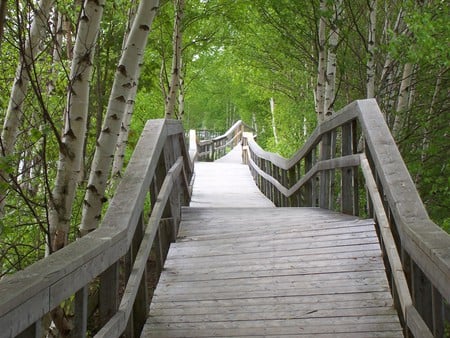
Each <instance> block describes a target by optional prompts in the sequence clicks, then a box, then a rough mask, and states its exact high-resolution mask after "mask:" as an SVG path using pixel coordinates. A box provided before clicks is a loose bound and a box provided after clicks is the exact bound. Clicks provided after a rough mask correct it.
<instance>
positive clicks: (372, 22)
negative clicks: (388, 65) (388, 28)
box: [367, 0, 377, 99]
mask: <svg viewBox="0 0 450 338" xmlns="http://www.w3.org/2000/svg"><path fill="white" fill-rule="evenodd" d="M376 26H377V0H370V2H369V36H368V39H367V98H368V99H370V98H373V97H375V69H376V67H375V43H376V41H375V32H376Z"/></svg>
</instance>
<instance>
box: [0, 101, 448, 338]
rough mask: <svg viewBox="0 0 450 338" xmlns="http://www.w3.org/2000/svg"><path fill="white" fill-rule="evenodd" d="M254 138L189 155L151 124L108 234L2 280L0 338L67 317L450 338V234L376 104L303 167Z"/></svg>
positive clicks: (267, 331) (247, 331)
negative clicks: (432, 212) (61, 314)
mask: <svg viewBox="0 0 450 338" xmlns="http://www.w3.org/2000/svg"><path fill="white" fill-rule="evenodd" d="M244 130H245V126H244V124H243V123H241V122H238V123H236V124H235V125H234V126H233V127H232V128H231V129H230V130H229V131H228V132H227V133H226V134H224V135H222V136H219V137H216V138H215V139H213V140H209V141H203V142H201V143H200V144H199V145H198V148H197V147H196V142H195V141H193V140H191V141H190V148H189V149H188V148H187V147H186V146H185V143H184V133H183V129H182V126H181V124H180V123H178V122H177V121H171V120H170V121H169V120H152V121H149V122H148V124H147V126H146V128H145V130H144V132H143V134H142V136H141V139H140V141H139V143H138V145H137V147H136V150H135V152H134V154H133V157H132V159H131V161H130V163H129V165H128V168H127V172H126V174H125V175H124V178H123V180H122V181H121V183H120V185H119V187H118V188H117V191H116V194H115V196H114V198H113V199H112V200H111V202H110V205H109V208H108V211H107V213H106V215H105V217H104V220H103V222H102V225H101V227H100V228H99V229H97V230H96V231H94V232H92V233H90V234H88V235H86V236H85V237H83V238H81V239H79V240H78V241H76V242H75V243H72V244H70V245H69V246H67V247H66V248H64V249H62V250H60V251H58V252H56V253H55V254H53V255H51V256H49V257H47V258H45V259H43V260H41V261H39V262H37V263H35V264H33V265H32V266H30V267H28V268H27V269H25V270H23V271H20V272H18V273H16V274H15V275H12V276H10V277H7V278H5V279H4V280H2V281H0V328H1V330H0V337H14V336H20V337H38V336H39V337H40V336H41V335H42V332H43V331H42V327H43V323H44V322H47V323H48V322H49V318H50V316H49V313H51V312H52V310H53V309H55V308H57V307H58V306H60V305H61V304H62V303H64V304H66V307H67V304H71V305H72V307H73V308H72V309H71V310H70V312H71V313H72V316H73V318H72V319H73V329H72V331H71V332H70V333H66V334H67V335H71V336H73V337H84V336H93V335H95V336H96V337H119V336H126V337H137V336H142V337H212V336H219V337H232V336H235V337H244V336H259V337H265V336H274V337H275V336H290V337H302V336H304V337H307V336H311V337H312V336H320V337H400V336H406V337H408V336H413V337H446V336H448V325H449V322H450V307H449V305H448V303H449V301H450V236H449V235H448V234H446V233H445V232H443V231H442V230H441V229H440V228H439V227H438V226H437V225H435V224H434V223H432V222H431V221H430V219H429V218H428V215H427V213H426V211H425V209H424V207H423V204H422V202H421V201H420V198H419V196H418V194H417V191H416V189H415V187H414V184H413V182H412V180H411V178H410V176H409V174H408V172H407V169H406V167H405V165H404V163H403V161H402V159H401V156H400V154H399V152H398V149H397V147H396V145H395V143H394V140H393V139H392V136H391V135H390V133H389V129H388V128H387V126H386V124H385V123H384V119H383V116H382V114H381V112H380V110H379V108H378V106H377V104H376V102H375V101H374V100H362V101H356V102H354V103H352V104H350V105H349V106H347V107H345V108H344V109H343V110H342V111H340V112H339V113H338V114H337V115H336V117H334V118H333V119H331V120H329V121H326V122H324V123H323V124H321V125H320V126H319V127H318V128H317V129H316V130H315V132H314V133H313V134H312V136H311V138H310V139H309V140H308V141H307V143H306V144H305V146H304V147H303V148H302V149H301V150H299V151H298V152H297V153H296V154H295V155H294V156H293V157H292V158H291V159H284V158H282V157H279V156H278V155H276V154H272V153H267V152H265V151H263V150H262V149H261V148H260V147H259V146H258V145H257V143H256V142H255V141H254V139H253V137H252V134H251V133H246V132H244ZM362 141H363V143H364V147H362V148H363V149H358V144H361V143H362ZM241 144H242V146H241ZM230 149H233V150H232V151H231V152H229V153H228V151H229V150H230ZM227 153H228V154H227ZM225 154H227V155H225ZM224 155H225V156H224ZM196 157H200V158H207V159H208V160H210V161H211V160H216V161H215V162H195V170H194V166H193V160H194V158H196ZM243 163H245V164H246V165H244V164H243ZM255 182H256V184H255ZM257 188H259V189H257ZM171 243H172V244H171ZM169 245H170V248H169ZM163 266H164V268H163ZM159 275H160V279H159V283H158V284H157V287H156V290H154V294H153V295H152V293H153V286H154V285H153V284H154V280H155V277H157V276H159ZM150 277H153V278H150ZM92 303H95V304H97V306H91V304H92ZM91 318H96V320H97V321H98V322H99V323H100V326H101V329H100V331H98V332H91V331H89V330H88V321H89V320H91Z"/></svg>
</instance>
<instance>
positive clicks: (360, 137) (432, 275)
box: [243, 99, 450, 337]
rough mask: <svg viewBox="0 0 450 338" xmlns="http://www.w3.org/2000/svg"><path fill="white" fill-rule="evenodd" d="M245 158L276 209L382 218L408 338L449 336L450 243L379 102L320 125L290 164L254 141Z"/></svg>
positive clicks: (246, 143)
mask: <svg viewBox="0 0 450 338" xmlns="http://www.w3.org/2000/svg"><path fill="white" fill-rule="evenodd" d="M243 150H244V153H245V154H244V157H245V161H246V163H248V165H249V168H250V171H251V172H252V175H253V177H254V179H255V182H256V184H257V185H258V187H259V188H260V190H261V191H262V192H263V193H264V194H265V195H266V196H267V197H268V198H269V199H271V200H272V201H273V202H274V204H275V205H277V206H316V207H321V208H326V209H332V210H338V211H341V212H343V213H347V214H353V215H358V216H365V217H372V218H374V219H375V220H376V223H377V228H378V233H379V236H380V243H381V246H382V249H383V253H384V256H385V262H386V263H387V264H386V271H387V274H388V279H389V281H390V286H391V291H392V294H393V296H394V301H395V303H396V306H397V309H398V310H399V314H400V317H401V320H402V324H403V326H404V328H405V334H406V335H411V334H412V335H413V336H415V337H431V336H433V335H434V336H435V337H443V336H444V335H445V330H446V325H448V323H446V320H448V318H449V315H450V308H449V305H448V304H449V302H450V282H449V281H450V236H449V235H448V234H447V233H446V232H444V231H443V230H442V229H441V228H440V227H439V226H437V225H436V224H434V223H433V222H432V221H431V220H430V219H429V217H428V214H427V212H426V210H425V207H424V205H423V203H422V201H421V199H420V197H419V194H418V192H417V190H416V188H415V185H414V183H413V181H412V179H411V177H410V175H409V172H408V170H407V168H406V166H405V164H404V162H403V159H402V157H401V155H400V152H399V150H398V148H397V146H396V144H395V141H394V139H393V138H392V135H391V133H390V131H389V128H388V127H387V125H386V123H385V121H384V117H383V114H382V113H381V111H380V109H379V107H378V105H377V103H376V101H375V100H374V99H368V100H360V101H355V102H354V103H352V104H350V105H348V106H347V107H345V108H344V109H342V110H341V111H340V112H338V113H337V114H336V116H335V117H333V118H332V119H330V120H328V121H325V122H323V123H322V124H320V125H319V126H318V127H317V128H316V129H315V131H314V132H313V133H312V135H311V137H310V138H309V139H308V141H307V142H306V144H305V145H304V146H303V147H302V148H301V149H300V150H299V151H298V152H297V153H295V154H294V155H293V156H292V157H291V158H290V159H285V158H283V157H281V156H279V155H277V154H274V153H270V152H266V151H264V150H263V149H261V147H259V146H258V144H257V143H256V142H255V141H254V140H253V138H252V136H251V134H250V133H245V135H244V139H243ZM361 154H363V155H361ZM361 156H364V157H363V158H361ZM369 169H370V171H369ZM363 180H364V182H362V181H363ZM361 183H364V186H365V187H366V188H367V194H366V193H365V192H366V190H365V189H364V186H363V185H362V184H361ZM380 201H381V205H380ZM360 205H366V206H367V207H361V206H360Z"/></svg>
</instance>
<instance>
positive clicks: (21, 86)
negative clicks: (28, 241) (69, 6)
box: [0, 0, 53, 218]
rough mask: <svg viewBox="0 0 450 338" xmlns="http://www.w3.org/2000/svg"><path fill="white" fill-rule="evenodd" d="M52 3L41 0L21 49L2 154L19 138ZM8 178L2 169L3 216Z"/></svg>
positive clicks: (0, 141) (0, 210) (0, 206)
mask: <svg viewBox="0 0 450 338" xmlns="http://www.w3.org/2000/svg"><path fill="white" fill-rule="evenodd" d="M2 3H3V1H2ZM52 6H53V0H41V1H40V2H39V4H38V5H37V6H36V12H35V16H34V17H35V20H33V23H32V24H31V29H30V35H29V37H28V38H27V39H26V41H25V46H23V50H20V61H19V65H18V67H17V71H16V76H15V79H14V84H13V87H12V89H11V95H10V99H9V104H8V109H7V111H6V116H5V121H4V124H3V130H2V134H1V138H0V147H1V149H0V150H1V152H0V157H7V156H9V155H11V154H12V153H13V151H14V145H15V143H16V141H17V135H18V132H19V126H20V124H21V120H22V116H23V102H24V100H25V97H26V95H27V92H28V85H29V82H30V68H31V67H32V65H33V63H34V62H35V58H36V56H37V55H38V54H39V52H40V51H41V43H42V39H43V37H44V35H45V31H46V28H47V22H48V20H49V17H50V10H51V8H52ZM6 181H7V173H6V172H5V171H4V170H1V169H0V218H1V217H2V214H3V209H4V205H5V198H6V188H5V187H6V186H7V182H6Z"/></svg>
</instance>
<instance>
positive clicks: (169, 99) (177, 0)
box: [165, 0, 184, 118]
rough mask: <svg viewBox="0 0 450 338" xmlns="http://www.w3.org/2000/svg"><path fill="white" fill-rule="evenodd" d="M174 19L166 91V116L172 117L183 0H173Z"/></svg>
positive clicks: (177, 82)
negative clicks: (168, 79) (171, 53)
mask: <svg viewBox="0 0 450 338" xmlns="http://www.w3.org/2000/svg"><path fill="white" fill-rule="evenodd" d="M174 6H175V19H174V25H173V39H172V45H173V55H172V70H171V77H170V83H169V88H168V93H167V96H166V107H165V108H166V112H165V113H166V118H173V117H174V115H175V103H176V101H177V94H178V89H179V86H180V72H181V48H182V47H181V45H182V32H181V22H182V20H183V14H184V0H174Z"/></svg>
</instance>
